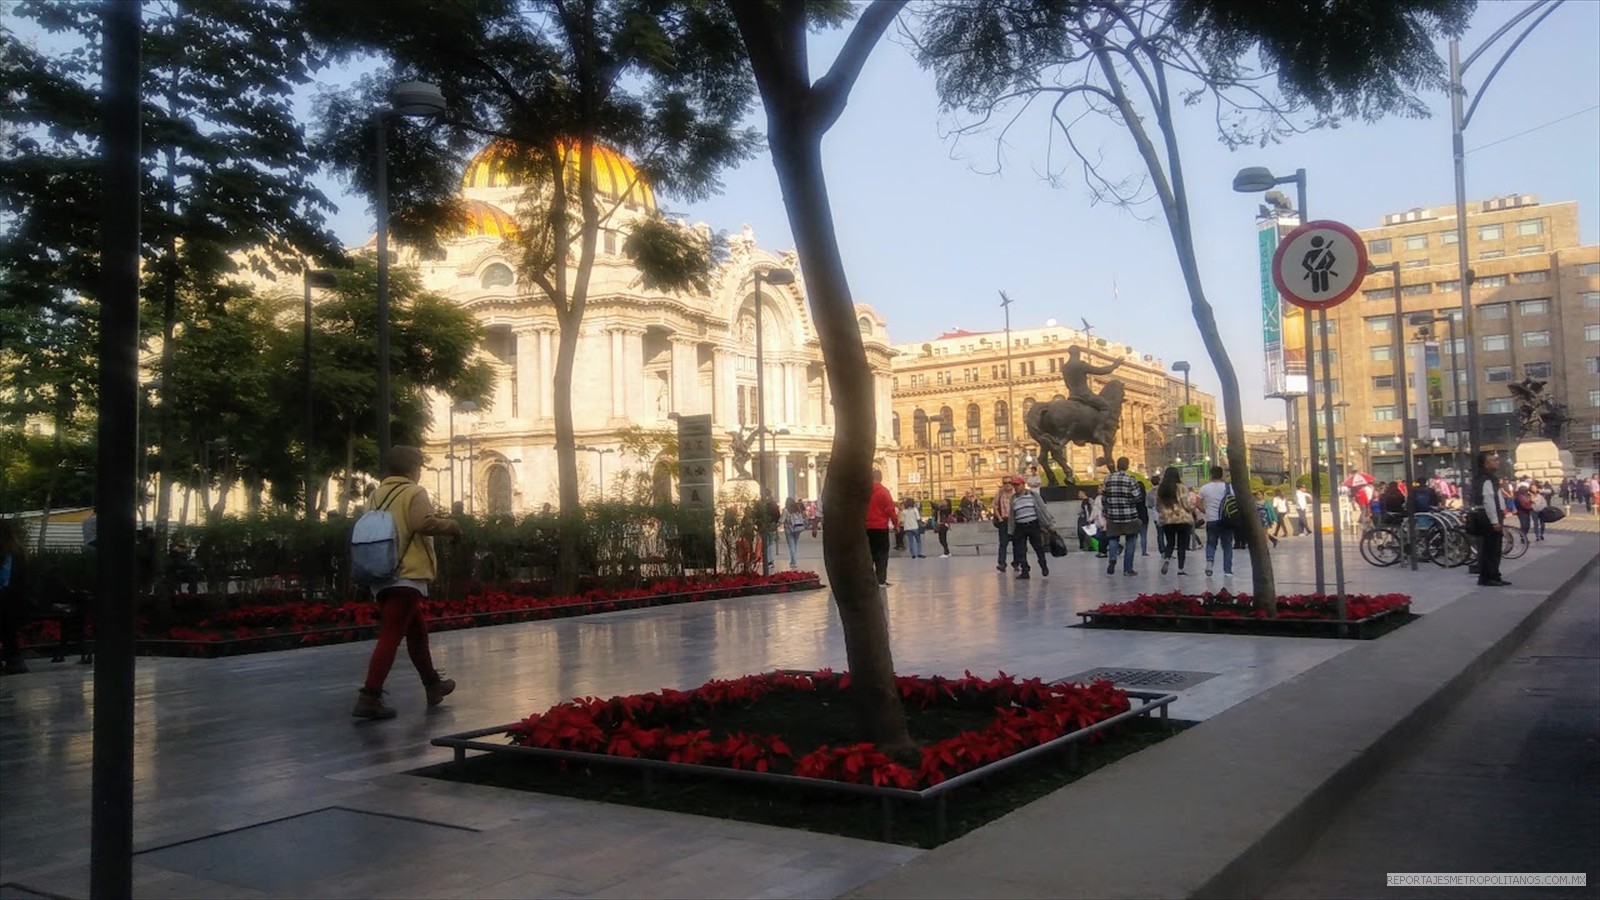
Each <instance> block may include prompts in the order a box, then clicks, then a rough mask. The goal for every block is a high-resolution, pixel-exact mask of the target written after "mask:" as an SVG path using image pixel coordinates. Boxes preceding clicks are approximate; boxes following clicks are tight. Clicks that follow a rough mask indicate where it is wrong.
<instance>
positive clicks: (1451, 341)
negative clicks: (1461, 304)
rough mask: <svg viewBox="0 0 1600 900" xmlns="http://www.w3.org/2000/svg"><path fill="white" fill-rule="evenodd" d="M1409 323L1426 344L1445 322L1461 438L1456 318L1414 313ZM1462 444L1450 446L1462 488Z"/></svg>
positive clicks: (1452, 398)
mask: <svg viewBox="0 0 1600 900" xmlns="http://www.w3.org/2000/svg"><path fill="white" fill-rule="evenodd" d="M1409 321H1410V323H1411V325H1412V326H1413V327H1415V328H1417V329H1418V333H1417V336H1418V337H1419V338H1421V339H1422V340H1423V341H1424V342H1426V341H1427V339H1428V338H1429V337H1430V336H1431V334H1432V326H1433V323H1435V322H1443V323H1444V335H1445V337H1444V339H1445V343H1446V344H1447V345H1449V347H1450V379H1451V385H1450V405H1451V407H1452V408H1453V409H1454V410H1455V421H1456V428H1455V431H1456V434H1457V436H1458V438H1459V435H1460V434H1461V431H1462V428H1461V419H1462V409H1461V363H1460V354H1458V353H1457V352H1456V329H1455V325H1456V322H1455V317H1454V316H1434V315H1429V314H1428V313H1412V314H1411V318H1410V319H1409ZM1445 421H1446V422H1447V423H1448V422H1449V421H1450V417H1449V416H1446V417H1445ZM1446 427H1447V430H1448V426H1446ZM1460 443H1461V442H1460V440H1459V439H1458V440H1456V441H1454V442H1452V443H1451V445H1450V468H1452V469H1455V470H1456V478H1457V479H1458V480H1460V481H1461V484H1462V486H1463V487H1465V486H1466V483H1467V482H1466V474H1465V473H1464V472H1463V471H1462V466H1461V460H1460V459H1458V458H1457V448H1458V447H1459V445H1460Z"/></svg>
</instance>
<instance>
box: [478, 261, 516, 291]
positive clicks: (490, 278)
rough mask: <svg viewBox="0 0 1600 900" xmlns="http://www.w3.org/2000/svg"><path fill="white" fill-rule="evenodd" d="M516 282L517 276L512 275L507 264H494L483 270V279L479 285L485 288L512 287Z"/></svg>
mask: <svg viewBox="0 0 1600 900" xmlns="http://www.w3.org/2000/svg"><path fill="white" fill-rule="evenodd" d="M516 280H517V276H516V275H515V274H514V273H512V271H511V267H510V266H508V265H506V264H505V263H492V264H490V265H489V267H488V268H486V269H484V270H483V277H482V278H481V279H480V281H479V283H480V284H481V285H482V286H483V287H485V288H492V287H510V286H511V285H512V284H514V283H516Z"/></svg>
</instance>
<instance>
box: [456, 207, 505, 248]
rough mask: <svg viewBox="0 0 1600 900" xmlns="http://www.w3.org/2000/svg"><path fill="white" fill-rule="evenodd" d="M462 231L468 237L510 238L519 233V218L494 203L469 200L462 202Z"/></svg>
mask: <svg viewBox="0 0 1600 900" xmlns="http://www.w3.org/2000/svg"><path fill="white" fill-rule="evenodd" d="M461 233H462V234H463V235H465V236H467V237H482V236H488V237H497V238H501V239H509V238H511V237H514V236H515V235H516V233H517V220H516V219H514V218H512V217H511V214H510V213H508V212H506V211H505V210H503V209H501V208H500V207H498V206H495V205H494V204H493V203H485V202H484V201H482V200H468V201H466V202H465V203H463V204H462V210H461Z"/></svg>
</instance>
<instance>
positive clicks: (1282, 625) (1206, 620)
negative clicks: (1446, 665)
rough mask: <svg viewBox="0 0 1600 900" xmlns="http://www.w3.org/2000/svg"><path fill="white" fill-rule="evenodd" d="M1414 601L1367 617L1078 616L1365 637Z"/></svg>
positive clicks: (1119, 622) (1142, 625)
mask: <svg viewBox="0 0 1600 900" xmlns="http://www.w3.org/2000/svg"><path fill="white" fill-rule="evenodd" d="M1410 612H1411V604H1410V603H1407V604H1405V605H1403V606H1396V607H1394V608H1393V609H1386V610H1384V611H1383V612H1381V613H1377V614H1376V615H1371V616H1367V617H1366V618H1364V619H1343V620H1341V619H1305V618H1298V617H1291V618H1287V619H1256V618H1249V617H1244V616H1183V615H1176V614H1167V613H1154V614H1150V615H1139V614H1136V613H1100V612H1092V611H1091V612H1081V613H1078V618H1080V619H1082V620H1083V621H1082V623H1081V624H1082V625H1083V626H1084V627H1088V628H1121V629H1127V630H1132V631H1171V632H1190V633H1204V632H1217V633H1219V634H1228V633H1236V634H1256V635H1259V636H1262V637H1278V636H1280V635H1273V634H1268V633H1266V632H1269V631H1271V630H1273V629H1279V630H1284V631H1303V632H1306V634H1305V635H1304V636H1306V637H1331V638H1346V637H1353V638H1355V639H1356V640H1366V639H1367V638H1366V633H1367V631H1368V629H1370V628H1372V627H1373V626H1375V625H1378V624H1380V623H1382V622H1383V621H1384V620H1385V619H1388V618H1390V617H1391V616H1396V615H1401V614H1408V613H1410Z"/></svg>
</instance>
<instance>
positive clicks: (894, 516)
mask: <svg viewBox="0 0 1600 900" xmlns="http://www.w3.org/2000/svg"><path fill="white" fill-rule="evenodd" d="M899 521H900V510H898V509H896V508H895V505H894V497H893V496H891V495H890V494H889V489H888V488H886V487H884V486H883V470H882V469H873V470H872V496H871V497H870V498H868V499H867V544H868V545H869V546H871V548H872V567H873V568H874V569H876V570H877V572H878V584H880V585H888V584H889V530H890V529H891V528H893V527H894V526H895V524H896V523H897V522H899Z"/></svg>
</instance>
